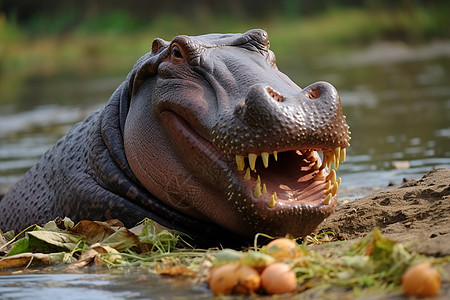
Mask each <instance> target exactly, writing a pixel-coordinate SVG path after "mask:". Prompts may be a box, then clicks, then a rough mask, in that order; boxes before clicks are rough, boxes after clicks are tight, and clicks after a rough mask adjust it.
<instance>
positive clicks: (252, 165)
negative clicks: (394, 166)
mask: <svg viewBox="0 0 450 300" xmlns="http://www.w3.org/2000/svg"><path fill="white" fill-rule="evenodd" d="M257 157H258V155H256V154H254V153H249V155H248V162H249V164H250V169H252V170H254V169H255V164H256V158H257Z"/></svg>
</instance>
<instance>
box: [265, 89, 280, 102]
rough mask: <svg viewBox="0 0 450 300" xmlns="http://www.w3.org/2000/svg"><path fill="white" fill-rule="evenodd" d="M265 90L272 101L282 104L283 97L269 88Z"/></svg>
mask: <svg viewBox="0 0 450 300" xmlns="http://www.w3.org/2000/svg"><path fill="white" fill-rule="evenodd" d="M266 90H267V92H268V93H269V95H270V97H272V98H273V100H275V101H277V102H283V96H282V95H281V94H280V93H278V92H277V91H275V90H274V89H272V88H270V87H267V88H266Z"/></svg>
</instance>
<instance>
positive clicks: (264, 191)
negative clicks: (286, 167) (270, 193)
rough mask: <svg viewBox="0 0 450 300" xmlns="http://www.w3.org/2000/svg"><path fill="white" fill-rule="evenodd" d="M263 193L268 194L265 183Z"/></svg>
mask: <svg viewBox="0 0 450 300" xmlns="http://www.w3.org/2000/svg"><path fill="white" fill-rule="evenodd" d="M339 179H340V178H339ZM262 192H263V194H267V187H266V184H265V183H263V190H262Z"/></svg>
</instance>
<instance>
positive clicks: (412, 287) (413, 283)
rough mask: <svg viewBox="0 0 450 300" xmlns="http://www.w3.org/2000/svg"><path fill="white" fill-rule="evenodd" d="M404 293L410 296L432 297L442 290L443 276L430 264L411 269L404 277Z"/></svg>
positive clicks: (422, 264)
mask: <svg viewBox="0 0 450 300" xmlns="http://www.w3.org/2000/svg"><path fill="white" fill-rule="evenodd" d="M402 285H403V292H404V293H405V294H407V295H410V296H417V297H432V296H435V295H436V294H437V293H438V292H439V289H440V288H441V276H440V274H439V272H438V271H437V270H436V269H435V268H433V267H431V265H430V264H429V263H421V264H418V265H415V266H412V267H410V268H409V269H408V270H406V272H405V274H403V277H402Z"/></svg>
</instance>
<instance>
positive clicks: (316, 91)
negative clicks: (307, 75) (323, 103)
mask: <svg viewBox="0 0 450 300" xmlns="http://www.w3.org/2000/svg"><path fill="white" fill-rule="evenodd" d="M321 94H322V91H321V89H320V88H319V87H314V88H311V89H310V90H309V91H308V98H309V99H312V100H314V99H317V98H319V97H320V95H321Z"/></svg>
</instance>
